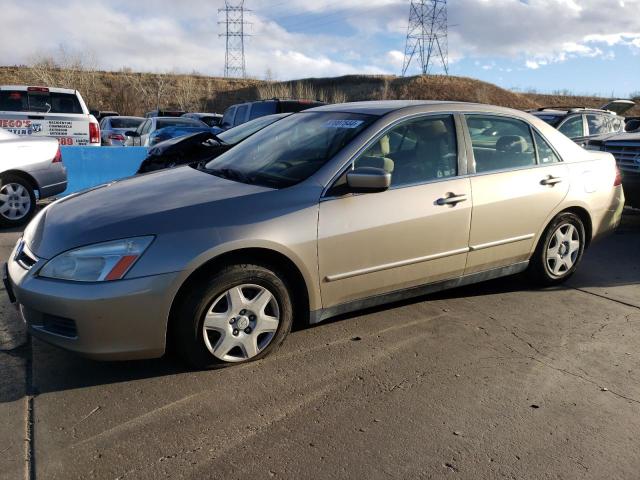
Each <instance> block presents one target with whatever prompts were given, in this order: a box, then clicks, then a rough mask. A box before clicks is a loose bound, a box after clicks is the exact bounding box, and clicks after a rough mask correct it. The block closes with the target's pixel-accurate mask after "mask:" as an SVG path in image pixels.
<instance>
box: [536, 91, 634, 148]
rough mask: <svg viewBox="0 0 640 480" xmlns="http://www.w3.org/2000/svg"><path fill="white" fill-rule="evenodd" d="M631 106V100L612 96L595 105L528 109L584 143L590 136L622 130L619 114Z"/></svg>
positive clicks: (595, 136) (599, 135) (632, 105)
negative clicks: (589, 106)
mask: <svg viewBox="0 0 640 480" xmlns="http://www.w3.org/2000/svg"><path fill="white" fill-rule="evenodd" d="M634 106H635V102H633V101H632V100H613V101H611V102H609V103H607V104H606V105H603V106H602V107H601V108H599V109H598V108H586V107H544V108H538V109H537V110H530V111H529V112H530V113H531V114H533V115H535V116H536V117H538V118H540V119H541V120H544V121H545V122H547V123H548V124H549V125H551V126H552V127H556V128H557V129H558V130H559V131H560V132H562V133H564V134H565V135H566V136H567V137H569V138H570V139H572V140H573V141H574V142H576V143H577V144H579V145H580V146H583V147H584V146H587V144H588V142H589V141H590V140H593V139H597V138H603V137H606V136H608V135H612V134H616V133H621V132H624V131H625V119H624V117H623V116H622V115H623V114H624V113H625V112H627V111H628V110H630V109H632V108H633V107H634Z"/></svg>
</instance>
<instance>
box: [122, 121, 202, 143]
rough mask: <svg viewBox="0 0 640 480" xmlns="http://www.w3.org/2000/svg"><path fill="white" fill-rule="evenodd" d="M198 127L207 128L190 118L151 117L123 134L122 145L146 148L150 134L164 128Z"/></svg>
mask: <svg viewBox="0 0 640 480" xmlns="http://www.w3.org/2000/svg"><path fill="white" fill-rule="evenodd" d="M178 126H179V127H199V128H207V129H208V128H209V127H208V126H207V124H206V123H203V122H201V121H200V120H194V119H192V118H177V117H151V118H147V119H146V120H145V121H144V122H142V123H141V124H140V125H139V126H138V128H136V129H135V130H130V131H127V132H125V137H127V139H126V140H125V142H124V144H125V146H127V147H132V146H133V147H148V146H149V144H150V143H149V139H150V136H151V134H153V132H155V131H156V130H160V129H161V128H166V127H178Z"/></svg>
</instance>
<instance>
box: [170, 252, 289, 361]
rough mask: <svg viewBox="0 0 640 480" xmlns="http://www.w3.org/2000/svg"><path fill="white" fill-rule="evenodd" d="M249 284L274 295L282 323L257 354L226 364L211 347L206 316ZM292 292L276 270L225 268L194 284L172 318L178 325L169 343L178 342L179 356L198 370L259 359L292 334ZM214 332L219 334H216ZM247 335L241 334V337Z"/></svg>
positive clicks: (250, 267)
mask: <svg viewBox="0 0 640 480" xmlns="http://www.w3.org/2000/svg"><path fill="white" fill-rule="evenodd" d="M246 284H253V285H257V286H260V287H263V288H265V289H267V290H268V291H269V292H270V293H271V294H272V295H273V298H274V299H275V301H276V302H277V308H278V313H279V323H278V326H277V330H276V332H275V334H273V336H272V337H271V339H270V342H269V343H268V344H267V345H266V346H265V347H264V348H263V349H262V350H260V351H259V353H258V354H257V355H255V356H253V357H251V358H247V359H243V360H240V361H237V362H235V361H234V362H231V361H225V360H223V359H220V358H217V357H216V356H214V354H213V353H212V351H210V350H209V348H208V347H207V343H206V342H205V338H204V335H205V333H204V328H203V325H204V319H205V315H206V314H207V312H209V310H210V309H211V307H212V305H213V304H214V302H216V301H217V300H216V299H219V298H220V297H221V296H222V295H224V293H225V292H227V291H228V290H229V289H232V288H233V287H236V286H239V285H246ZM290 291H291V290H290V289H289V288H288V286H287V284H286V280H285V277H284V276H283V275H281V274H279V273H278V271H277V270H276V269H274V268H272V267H269V266H266V265H265V266H263V265H256V264H233V265H228V266H226V267H222V268H221V269H220V270H218V271H217V272H216V273H215V274H213V275H212V276H211V277H208V278H205V279H203V280H201V281H196V282H194V285H193V286H192V287H191V288H190V289H189V292H188V293H187V294H186V295H185V296H184V297H183V299H182V300H181V301H180V304H179V305H178V308H177V309H176V316H175V318H173V319H172V321H173V322H175V323H174V327H175V328H174V329H173V332H175V338H174V339H169V340H173V341H174V342H175V343H174V346H175V349H176V352H177V353H178V355H179V356H180V357H181V358H182V359H183V360H184V361H186V362H187V363H188V364H189V365H190V366H192V367H195V368H197V369H209V368H219V367H224V366H229V365H233V364H235V363H246V362H250V361H254V360H259V359H261V358H263V357H265V356H266V355H268V354H269V353H270V352H272V351H274V350H275V349H277V348H278V347H279V346H280V344H281V343H282V342H283V341H284V339H285V337H286V336H287V335H288V334H289V332H290V331H291V325H292V322H293V306H292V301H291V294H290ZM229 308H230V307H229ZM234 315H235V314H234ZM238 318H239V317H238ZM230 328H231V327H230ZM242 328H244V327H242ZM213 333H214V335H215V332H213ZM243 333H244V332H242V331H240V335H242V334H243ZM208 341H209V344H210V345H213V343H215V339H214V340H212V339H211V338H209V339H208Z"/></svg>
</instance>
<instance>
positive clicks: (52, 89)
mask: <svg viewBox="0 0 640 480" xmlns="http://www.w3.org/2000/svg"><path fill="white" fill-rule="evenodd" d="M29 88H46V89H48V90H49V92H53V93H70V94H75V93H76V91H75V90H74V89H72V88H58V87H42V86H37V85H0V90H18V91H22V92H26V91H27V89H29Z"/></svg>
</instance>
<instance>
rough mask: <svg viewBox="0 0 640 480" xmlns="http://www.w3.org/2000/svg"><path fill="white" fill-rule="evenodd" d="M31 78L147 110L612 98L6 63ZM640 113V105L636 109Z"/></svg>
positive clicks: (5, 70)
mask: <svg viewBox="0 0 640 480" xmlns="http://www.w3.org/2000/svg"><path fill="white" fill-rule="evenodd" d="M3 84H4V85H6V84H18V85H20V84H30V85H48V86H61V87H62V86H64V87H70V88H76V89H78V90H79V91H80V92H81V93H82V95H83V97H84V99H85V101H86V102H87V104H88V105H89V106H90V108H96V109H102V110H116V111H118V112H120V113H121V114H129V115H140V114H142V113H144V112H146V111H149V110H152V109H154V108H158V107H160V108H180V109H183V110H190V111H218V112H221V111H223V110H224V109H225V108H226V107H228V106H229V105H231V104H233V103H237V102H240V101H247V100H256V99H260V98H272V97H298V98H315V99H319V100H323V101H327V102H344V101H349V102H351V101H358V100H385V99H433V100H456V101H466V102H478V103H487V104H495V105H503V106H506V107H512V108H518V109H526V108H535V107H539V106H544V105H578V106H590V107H598V106H601V105H602V104H604V103H605V101H606V99H604V98H598V97H574V96H568V95H542V94H526V93H515V92H512V91H509V90H505V89H503V88H500V87H498V86H496V85H493V84H491V83H487V82H482V81H479V80H475V79H472V78H465V77H446V76H441V75H429V76H416V77H406V78H403V77H395V76H382V75H348V76H343V77H335V78H308V79H301V80H295V81H292V82H269V81H264V80H256V79H226V78H217V77H207V76H202V75H195V74H194V75H177V74H153V73H136V72H130V71H126V70H125V71H119V72H102V71H90V70H87V69H76V70H72V69H59V68H55V67H52V66H48V65H46V64H43V65H37V66H33V67H0V85H3ZM634 111H635V114H636V115H640V107H636V108H635V109H634Z"/></svg>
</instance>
